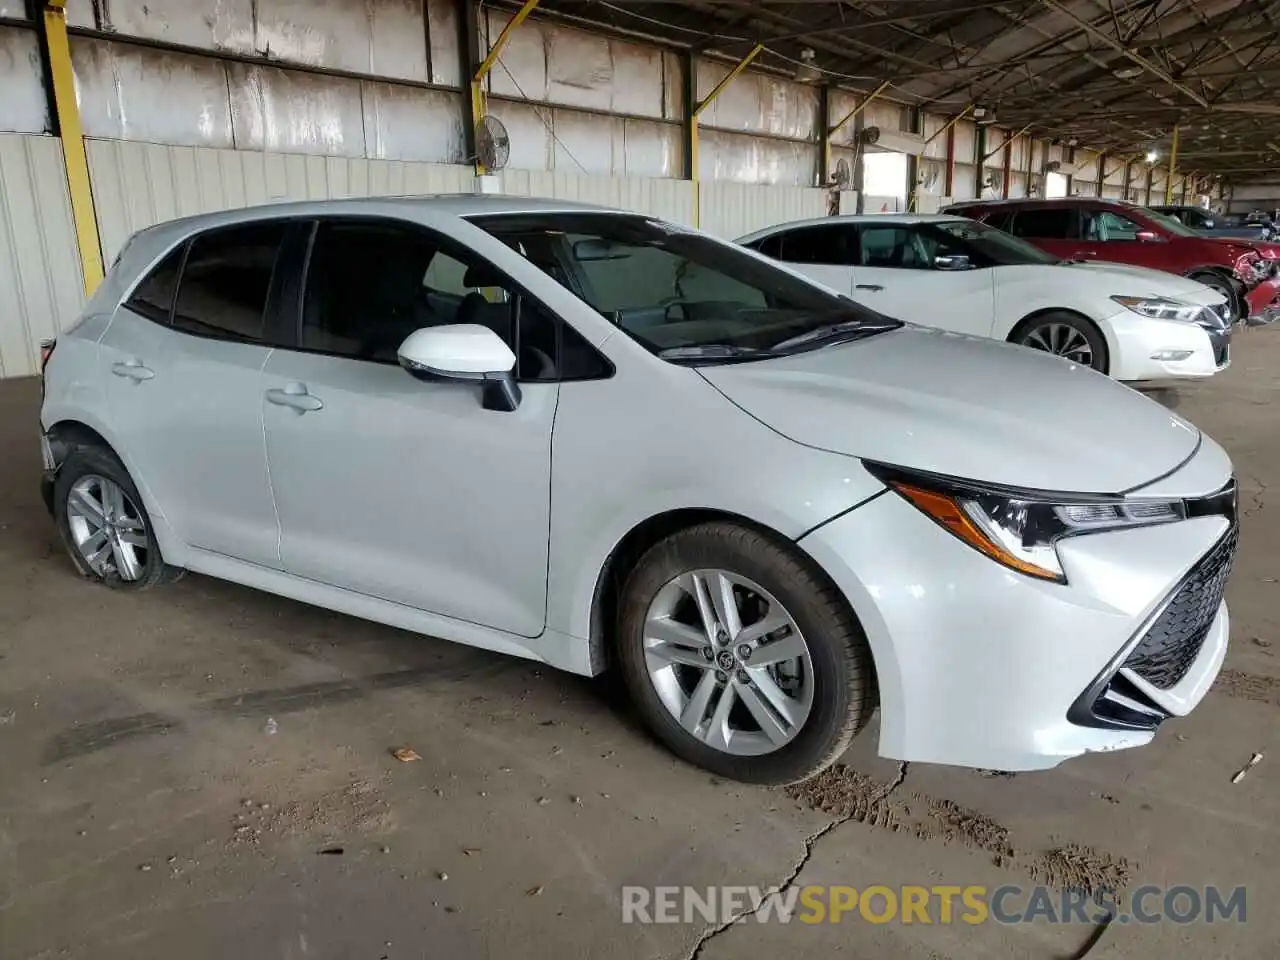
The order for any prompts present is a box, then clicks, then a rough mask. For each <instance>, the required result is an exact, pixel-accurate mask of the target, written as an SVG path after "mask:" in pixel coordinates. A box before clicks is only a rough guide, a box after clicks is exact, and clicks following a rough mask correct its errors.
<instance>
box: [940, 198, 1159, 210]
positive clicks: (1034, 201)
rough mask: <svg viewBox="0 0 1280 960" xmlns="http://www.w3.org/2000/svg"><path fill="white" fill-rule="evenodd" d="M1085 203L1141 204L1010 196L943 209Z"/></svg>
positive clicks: (1101, 200)
mask: <svg viewBox="0 0 1280 960" xmlns="http://www.w3.org/2000/svg"><path fill="white" fill-rule="evenodd" d="M1049 203H1054V204H1087V203H1105V204H1111V205H1114V206H1117V207H1138V206H1141V204H1137V203H1129V202H1128V201H1127V200H1112V199H1111V198H1109V197H1010V198H1009V199H1007V200H957V201H955V202H953V203H949V204H947V205H946V207H944V208H943V209H945V210H968V209H970V208H972V207H1034V206H1039V205H1040V204H1049Z"/></svg>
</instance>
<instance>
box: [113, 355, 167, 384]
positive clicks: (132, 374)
mask: <svg viewBox="0 0 1280 960" xmlns="http://www.w3.org/2000/svg"><path fill="white" fill-rule="evenodd" d="M111 372H112V373H114V374H115V375H116V376H117V377H127V378H128V379H130V380H133V381H135V382H137V383H141V382H142V381H143V380H150V379H151V378H152V377H154V376H155V375H156V372H155V371H154V370H152V369H151V368H150V367H144V366H143V365H142V362H141V361H139V360H127V361H126V360H121V361H117V362H116V363H113V364H112V365H111Z"/></svg>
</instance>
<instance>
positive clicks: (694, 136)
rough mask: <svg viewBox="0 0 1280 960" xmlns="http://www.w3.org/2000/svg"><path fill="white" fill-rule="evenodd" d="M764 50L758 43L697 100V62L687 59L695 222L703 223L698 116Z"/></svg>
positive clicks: (690, 172)
mask: <svg viewBox="0 0 1280 960" xmlns="http://www.w3.org/2000/svg"><path fill="white" fill-rule="evenodd" d="M762 50H764V44H763V43H757V44H756V45H755V46H754V47H752V48H751V52H750V53H748V54H747V55H746V56H745V57H743V58H742V59H741V60H739V61H738V62H737V63H735V64H734V65H733V69H732V70H730V71H729V72H728V73H727V74H725V76H724V79H723V80H721V81H720V82H719V83H717V84H716V85H715V86H714V87H712V88H711V92H710V93H708V94H707V95H706V97H704V98H703V99H702V100H701V101H696V102H695V100H696V97H697V95H698V81H697V70H696V67H697V63H696V61H695V60H694V58H693V57H689V58H688V60H687V61H686V64H687V69H688V70H689V75H688V76H687V77H685V82H686V83H687V84H688V89H689V96H688V99H689V101H690V103H691V105H692V107H693V109H692V110H690V111H689V119H688V121H687V123H688V124H689V129H688V147H689V179H690V180H691V181H693V224H694V226H700V225H701V223H702V184H701V183H700V182H699V180H698V117H699V116H700V115H701V114H702V111H703V110H705V109H707V107H709V106H711V101H713V100H714V99H715V98H716V97H718V96H720V94H721V93H723V92H724V90H725V88H726V87H728V86H729V84H731V83H733V81H734V80H736V79H737V78H738V75H739V74H740V73H742V71H743V70H745V69H747V67H749V66H750V65H751V61H752V60H754V59H755V58H756V57H758V56H760V52H761V51H762Z"/></svg>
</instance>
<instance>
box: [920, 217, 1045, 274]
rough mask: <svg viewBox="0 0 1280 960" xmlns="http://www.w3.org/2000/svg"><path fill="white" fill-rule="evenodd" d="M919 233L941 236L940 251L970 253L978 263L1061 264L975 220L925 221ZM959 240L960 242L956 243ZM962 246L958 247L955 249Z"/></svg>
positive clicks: (998, 264) (1025, 243)
mask: <svg viewBox="0 0 1280 960" xmlns="http://www.w3.org/2000/svg"><path fill="white" fill-rule="evenodd" d="M920 233H921V234H922V235H924V236H931V235H932V236H934V237H936V238H937V239H939V240H940V241H942V242H941V244H940V245H939V246H940V248H941V249H939V251H938V253H939V254H941V253H962V254H968V255H969V256H970V257H972V258H973V259H974V260H975V261H976V262H978V263H984V264H990V265H992V266H997V267H1005V266H1020V265H1022V264H1045V263H1059V262H1060V261H1059V258H1058V257H1055V256H1053V255H1051V254H1048V253H1045V252H1044V251H1043V250H1041V249H1039V248H1038V247H1033V246H1032V245H1031V244H1029V243H1027V242H1026V241H1025V240H1020V239H1018V238H1017V237H1015V236H1013V235H1012V234H1009V233H1005V232H1004V231H1003V230H997V229H996V228H995V227H990V226H987V224H985V223H979V222H978V221H976V220H943V221H940V222H934V223H923V224H921V226H920ZM956 241H959V243H958V244H957V243H956ZM956 247H959V249H955V248H956Z"/></svg>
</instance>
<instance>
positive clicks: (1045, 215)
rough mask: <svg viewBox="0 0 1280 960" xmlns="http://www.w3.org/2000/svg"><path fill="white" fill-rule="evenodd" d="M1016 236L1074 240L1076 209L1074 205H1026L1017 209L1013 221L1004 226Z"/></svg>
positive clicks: (1075, 233) (1035, 238)
mask: <svg viewBox="0 0 1280 960" xmlns="http://www.w3.org/2000/svg"><path fill="white" fill-rule="evenodd" d="M1004 229H1007V230H1008V231H1009V232H1010V233H1012V234H1013V235H1014V236H1015V237H1027V238H1029V239H1034V240H1074V239H1076V236H1077V233H1078V231H1077V227H1076V211H1075V209H1074V208H1072V207H1026V208H1023V209H1022V210H1018V211H1016V213H1015V214H1014V217H1013V223H1012V224H1011V225H1010V226H1009V227H1007V228H1004Z"/></svg>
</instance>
